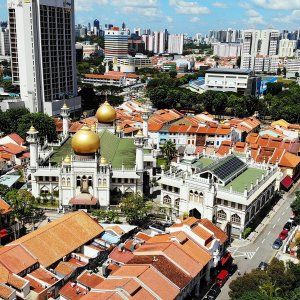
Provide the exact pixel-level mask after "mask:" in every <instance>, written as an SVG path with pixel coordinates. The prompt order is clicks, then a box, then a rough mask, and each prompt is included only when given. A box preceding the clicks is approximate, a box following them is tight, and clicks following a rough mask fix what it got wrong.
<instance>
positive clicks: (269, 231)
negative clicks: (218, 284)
mask: <svg viewBox="0 0 300 300" xmlns="http://www.w3.org/2000/svg"><path fill="white" fill-rule="evenodd" d="M294 197H295V194H294V193H291V194H290V196H289V197H288V199H287V200H285V201H284V202H283V204H282V206H281V207H280V208H279V209H278V211H277V212H276V213H275V214H274V215H273V216H272V217H271V218H268V220H267V222H266V225H265V227H264V229H263V230H262V231H261V232H260V234H259V235H258V236H257V238H256V239H255V241H254V242H253V243H249V242H247V241H245V243H244V245H241V246H240V247H231V248H229V251H231V253H232V255H233V257H234V261H235V263H236V264H237V265H238V268H239V269H240V271H241V273H242V274H244V273H245V272H249V271H250V270H252V269H254V268H256V267H258V265H259V263H260V262H261V261H265V262H268V261H269V260H271V258H272V257H273V256H274V255H275V254H276V252H277V250H274V249H273V248H272V244H273V242H274V241H275V239H276V238H277V237H278V235H279V233H280V231H281V230H282V227H283V226H284V224H285V223H286V221H287V220H288V219H289V217H290V216H291V214H292V212H291V209H290V204H291V202H292V201H293V200H294ZM237 276H238V274H237V272H236V273H235V274H234V275H233V276H232V278H230V279H229V280H228V281H227V283H226V284H225V285H224V286H223V288H222V292H221V294H220V295H219V296H218V298H217V299H218V300H228V299H230V298H229V296H228V292H229V283H230V282H231V281H232V280H234V279H235V278H236V277H237Z"/></svg>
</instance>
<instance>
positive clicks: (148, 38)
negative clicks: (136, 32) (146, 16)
mask: <svg viewBox="0 0 300 300" xmlns="http://www.w3.org/2000/svg"><path fill="white" fill-rule="evenodd" d="M142 40H143V41H144V43H145V50H147V51H154V36H153V35H150V34H143V35H142Z"/></svg>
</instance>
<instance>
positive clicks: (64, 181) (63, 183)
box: [61, 177, 66, 185]
mask: <svg viewBox="0 0 300 300" xmlns="http://www.w3.org/2000/svg"><path fill="white" fill-rule="evenodd" d="M61 185H66V179H65V177H63V178H62V179H61Z"/></svg>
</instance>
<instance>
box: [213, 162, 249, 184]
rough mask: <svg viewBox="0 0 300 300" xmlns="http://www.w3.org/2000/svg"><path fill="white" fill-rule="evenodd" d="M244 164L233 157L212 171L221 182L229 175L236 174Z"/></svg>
mask: <svg viewBox="0 0 300 300" xmlns="http://www.w3.org/2000/svg"><path fill="white" fill-rule="evenodd" d="M244 166H245V163H244V162H243V161H241V160H240V159H238V158H237V157H235V156H232V157H231V158H230V159H228V160H227V161H226V162H224V163H222V164H221V165H220V166H217V167H216V168H215V169H214V170H213V171H214V173H215V174H216V176H218V177H219V178H220V179H221V180H224V179H225V178H227V177H229V176H230V175H231V174H234V173H236V172H237V171H238V170H240V169H241V168H243V167H244Z"/></svg>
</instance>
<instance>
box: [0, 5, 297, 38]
mask: <svg viewBox="0 0 300 300" xmlns="http://www.w3.org/2000/svg"><path fill="white" fill-rule="evenodd" d="M119 3H120V2H119V1H115V0H112V1H108V0H91V1H89V2H87V1H84V0H76V1H75V23H76V24H78V23H81V24H87V23H88V22H89V23H92V22H93V20H94V19H99V20H100V22H101V24H102V25H104V24H106V23H110V24H114V25H116V26H121V24H122V22H123V21H124V22H125V23H126V26H127V27H128V28H131V29H133V28H134V27H140V28H151V29H152V30H161V29H164V28H167V29H168V30H169V31H170V32H171V33H179V32H180V33H187V34H189V35H194V34H195V33H197V32H201V33H203V34H206V33H207V32H208V31H209V30H218V29H225V28H233V29H249V28H256V29H263V28H276V29H279V30H282V29H288V30H295V29H297V27H298V26H297V18H298V17H299V16H300V2H299V1H297V0H289V1H285V2H284V3H283V2H282V1H279V0H274V1H272V5H271V2H270V1H269V0H251V1H249V2H247V3H246V2H241V3H239V4H235V3H232V1H229V0H223V1H211V0H203V1H187V0H186V1H180V0H169V1H168V0H165V1H159V0H149V1H145V3H141V2H140V1H135V0H124V1H122V6H121V7H120V5H119ZM0 8H1V10H0V20H3V21H6V20H7V9H6V8H7V3H6V2H4V3H2V4H0ZM212 21H213V22H212Z"/></svg>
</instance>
